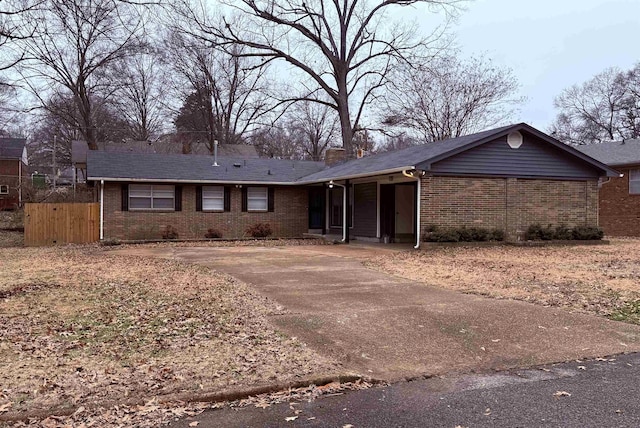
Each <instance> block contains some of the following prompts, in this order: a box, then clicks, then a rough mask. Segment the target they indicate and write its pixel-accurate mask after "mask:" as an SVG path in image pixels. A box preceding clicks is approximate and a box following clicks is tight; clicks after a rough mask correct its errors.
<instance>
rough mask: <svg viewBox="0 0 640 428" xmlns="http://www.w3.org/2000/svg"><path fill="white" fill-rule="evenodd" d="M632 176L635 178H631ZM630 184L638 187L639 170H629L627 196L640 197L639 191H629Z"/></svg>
mask: <svg viewBox="0 0 640 428" xmlns="http://www.w3.org/2000/svg"><path fill="white" fill-rule="evenodd" d="M633 175H635V178H632V176H633ZM631 183H634V184H635V185H636V186H638V187H640V168H633V169H630V170H629V194H630V195H640V190H638V191H636V192H634V191H631Z"/></svg>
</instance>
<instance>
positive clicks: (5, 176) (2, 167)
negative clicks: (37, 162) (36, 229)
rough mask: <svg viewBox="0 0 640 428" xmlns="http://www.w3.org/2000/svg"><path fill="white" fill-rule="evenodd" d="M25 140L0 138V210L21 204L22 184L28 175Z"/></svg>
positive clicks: (10, 208)
mask: <svg viewBox="0 0 640 428" xmlns="http://www.w3.org/2000/svg"><path fill="white" fill-rule="evenodd" d="M26 142H27V140H26V139H24V138H0V211H2V210H14V209H16V208H18V207H19V206H21V205H22V185H21V183H23V182H24V179H25V177H28V174H29V172H28V170H27V166H28V161H27V149H26Z"/></svg>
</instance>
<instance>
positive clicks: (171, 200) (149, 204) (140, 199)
mask: <svg viewBox="0 0 640 428" xmlns="http://www.w3.org/2000/svg"><path fill="white" fill-rule="evenodd" d="M129 209H131V210H173V209H175V187H174V186H161V185H152V184H130V185H129Z"/></svg>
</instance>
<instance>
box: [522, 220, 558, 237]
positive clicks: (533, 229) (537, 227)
mask: <svg viewBox="0 0 640 428" xmlns="http://www.w3.org/2000/svg"><path fill="white" fill-rule="evenodd" d="M554 237H555V230H554V229H553V227H552V226H551V225H548V226H547V227H543V226H542V225H541V224H540V223H535V224H532V225H531V226H529V228H528V229H527V231H526V232H525V235H524V239H526V240H527V241H540V240H542V241H550V240H552V239H554Z"/></svg>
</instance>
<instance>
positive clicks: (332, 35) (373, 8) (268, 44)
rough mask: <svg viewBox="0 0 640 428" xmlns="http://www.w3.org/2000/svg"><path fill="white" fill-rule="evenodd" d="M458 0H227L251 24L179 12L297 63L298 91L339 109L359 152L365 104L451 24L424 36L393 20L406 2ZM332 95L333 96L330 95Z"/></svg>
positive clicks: (345, 138) (252, 49) (349, 146)
mask: <svg viewBox="0 0 640 428" xmlns="http://www.w3.org/2000/svg"><path fill="white" fill-rule="evenodd" d="M457 3H459V1H458V0H384V1H375V0H344V1H342V2H340V1H332V2H328V1H323V0H311V1H306V2H295V1H292V0H229V1H228V2H227V4H228V6H230V7H232V8H235V10H236V11H238V13H239V16H240V17H241V18H242V19H244V20H246V21H247V22H249V24H250V25H240V26H238V25H237V21H232V20H229V19H225V20H224V25H218V26H216V25H211V24H209V22H208V21H207V18H206V17H205V16H203V14H202V13H200V11H202V10H205V8H204V6H202V5H200V6H198V7H196V6H193V5H191V4H190V3H189V0H183V2H182V7H181V8H179V10H178V13H181V14H182V15H183V16H186V17H187V18H189V19H190V20H191V21H192V22H193V23H194V27H195V28H197V30H198V31H199V36H200V37H202V38H207V39H209V40H210V41H211V42H212V43H214V44H216V45H221V46H223V47H225V46H226V47H231V49H232V48H233V47H234V46H238V45H241V46H244V47H245V49H244V50H242V51H239V52H237V53H236V55H241V56H250V57H255V58H260V59H262V60H264V61H272V60H282V61H284V62H285V63H287V64H289V65H291V66H292V67H293V68H294V69H295V70H297V71H299V72H300V73H301V74H302V75H303V76H304V80H303V84H304V85H305V87H306V88H307V89H308V92H307V94H306V96H305V97H302V98H299V97H298V98H292V99H293V100H306V101H312V102H317V103H320V104H325V105H327V106H329V107H330V108H333V109H334V110H335V111H336V112H337V114H338V117H339V120H340V128H341V135H342V145H343V147H344V148H345V149H346V150H347V152H348V153H352V152H353V142H352V139H353V136H354V133H356V132H357V131H358V130H359V129H360V128H361V121H362V118H363V115H364V114H365V110H366V108H367V107H368V106H369V104H370V103H372V102H373V101H374V100H375V98H376V95H377V94H378V92H379V90H380V89H381V88H383V87H384V86H385V85H386V83H387V80H388V77H389V71H390V70H391V69H392V68H393V67H394V66H395V65H396V64H397V63H400V62H406V61H407V60H408V59H409V57H410V56H411V55H412V54H415V53H416V50H417V49H419V48H425V47H428V46H433V45H435V43H436V42H437V41H442V36H443V34H444V29H445V28H446V25H444V26H442V27H439V28H437V29H436V31H435V32H433V33H432V34H431V35H429V36H427V37H422V38H418V37H416V34H418V29H417V28H416V27H406V26H403V25H400V24H398V23H397V22H392V21H390V20H389V14H390V13H392V12H393V11H394V10H398V9H401V8H402V7H404V6H417V5H421V4H422V5H424V6H426V8H427V9H428V11H430V12H438V11H440V12H444V13H445V16H447V17H450V16H451V15H452V14H454V13H455V5H456V4H457ZM327 99H328V101H326V100H327Z"/></svg>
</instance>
